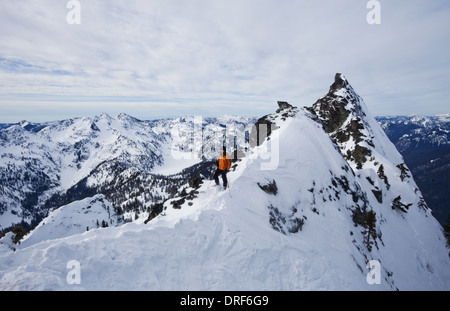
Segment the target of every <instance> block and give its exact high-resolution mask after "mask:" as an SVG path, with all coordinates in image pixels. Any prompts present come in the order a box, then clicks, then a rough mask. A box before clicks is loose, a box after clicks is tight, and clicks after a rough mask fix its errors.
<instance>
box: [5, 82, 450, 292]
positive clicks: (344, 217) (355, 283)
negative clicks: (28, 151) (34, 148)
mask: <svg viewBox="0 0 450 311" xmlns="http://www.w3.org/2000/svg"><path fill="white" fill-rule="evenodd" d="M343 82H345V83H343ZM330 89H331V90H332V92H330V93H329V94H328V95H329V96H328V97H327V98H324V99H322V100H320V105H319V104H318V105H314V106H313V107H312V108H295V107H292V106H291V107H289V108H284V109H280V111H279V112H277V113H274V114H272V115H269V116H265V117H263V118H261V119H260V120H258V123H260V124H272V125H273V127H271V129H272V131H271V133H270V136H269V138H267V139H263V140H260V141H259V144H258V145H257V146H254V147H252V148H249V149H248V150H246V153H245V157H243V158H241V159H240V160H239V161H236V162H235V163H234V164H233V167H232V170H231V171H230V173H229V174H228V177H229V181H230V188H229V189H227V190H226V191H224V190H221V189H220V188H217V187H215V186H214V182H213V181H211V180H209V179H204V180H203V182H202V183H201V184H195V185H194V184H192V185H191V184H190V185H185V184H183V185H180V187H179V188H178V193H177V195H175V196H174V197H172V198H170V199H168V200H166V201H164V202H162V203H161V204H160V205H159V208H160V213H158V214H157V215H156V217H151V219H150V218H149V221H147V222H146V223H138V222H134V223H127V224H124V225H120V226H117V227H108V228H102V229H98V230H89V231H87V232H84V233H81V234H74V235H71V236H67V237H59V238H55V239H53V240H42V241H39V242H36V243H35V244H33V245H28V246H27V245H25V244H24V245H19V246H17V250H16V251H15V252H12V251H5V252H4V253H3V254H2V255H0V288H1V289H21V290H24V289H25V290H26V289H65V290H71V289H73V290H111V289H113V290H114V289H117V290H133V289H136V290H397V289H399V290H448V289H450V261H449V259H448V249H447V248H446V247H445V242H446V241H445V238H444V236H443V234H442V231H441V227H440V225H439V224H438V223H437V221H436V220H435V219H434V218H433V216H432V214H431V212H430V210H429V209H428V208H427V206H426V203H425V202H424V201H423V200H422V198H421V194H420V191H419V190H418V189H417V186H416V185H415V182H414V179H413V177H412V176H411V174H410V172H409V170H408V168H407V167H406V166H405V165H404V163H403V161H402V157H401V156H400V155H399V154H398V152H396V151H395V148H393V146H392V143H391V142H390V141H389V140H387V138H386V136H385V135H383V134H384V133H382V131H381V130H380V127H379V125H378V124H377V123H376V122H375V120H374V119H373V118H372V117H371V116H370V114H369V113H368V111H367V107H365V106H364V105H362V101H361V99H360V98H359V97H358V96H357V95H356V92H354V90H353V91H350V90H352V89H351V86H350V84H349V83H348V81H347V80H346V79H345V80H344V79H343V77H342V75H337V76H336V79H335V83H334V86H332V88H330ZM329 121H331V122H329ZM330 129H332V130H330ZM272 161H273V162H274V163H276V165H274V166H267V165H264V164H267V162H272ZM101 173H102V171H101V170H100V171H98V172H96V173H95V174H101ZM95 174H94V175H95ZM94 175H93V176H94ZM121 176H123V178H122V179H120V182H119V184H120V185H122V184H123V182H122V181H126V180H130V179H132V180H137V179H138V178H144V177H145V176H143V175H139V174H135V173H134V171H130V170H128V169H125V170H123V171H122V175H121ZM95 180H98V178H96V179H95ZM77 204H81V205H80V209H83V208H85V207H83V206H82V205H83V204H88V201H84V203H83V202H78V203H77ZM105 205H107V203H105ZM67 208H68V206H65V207H64V209H67ZM85 210H86V209H85ZM369 216H370V217H371V216H373V217H372V218H370V217H369ZM370 219H372V220H374V221H369V220H370ZM46 224H48V221H47V222H46ZM32 236H33V233H32V234H31V236H30V239H31V237H32ZM4 238H7V237H4ZM25 241H26V240H25ZM4 249H5V248H4V247H3V248H2V250H4ZM371 260H375V261H376V262H378V263H379V264H380V271H378V272H379V275H378V276H379V281H380V282H379V284H373V285H371V284H370V282H368V281H367V275H368V273H369V272H370V269H368V268H367V263H368V262H369V261H371ZM72 261H76V262H78V263H79V264H80V271H79V273H80V282H79V284H72V283H71V282H68V280H67V278H66V275H67V273H68V272H69V270H68V268H67V263H69V262H72Z"/></svg>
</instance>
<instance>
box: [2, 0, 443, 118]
mask: <svg viewBox="0 0 450 311" xmlns="http://www.w3.org/2000/svg"><path fill="white" fill-rule="evenodd" d="M68 2H69V1H66V0H35V1H29V0H21V1H17V0H0V8H1V9H0V111H1V114H0V122H17V121H20V120H25V119H26V120H29V121H34V122H41V121H51V120H60V119H66V118H69V117H75V116H95V115H98V114H101V113H102V112H106V113H108V114H110V115H111V116H116V115H118V114H119V113H121V112H124V113H127V114H129V115H132V116H134V117H137V118H140V119H155V118H160V117H174V116H187V115H196V116H205V117H206V116H220V115H224V114H235V115H245V116H262V115H264V114H267V113H272V112H274V111H275V110H276V108H277V107H276V102H277V101H278V100H284V101H288V102H290V103H291V104H293V105H295V106H310V105H312V104H313V103H314V102H315V101H316V100H317V99H318V98H320V97H322V96H323V95H325V94H326V93H327V91H328V89H329V86H330V85H331V84H332V83H333V79H334V75H335V73H336V72H340V73H343V74H344V75H345V77H346V78H347V79H348V80H349V82H350V83H351V84H352V86H353V88H354V89H355V91H356V92H357V93H358V94H359V95H361V97H362V98H363V99H364V101H365V102H366V104H367V106H368V107H369V109H370V110H371V112H372V114H373V115H398V114H402V115H405V114H419V115H435V114H442V113H450V109H449V107H450V85H449V84H450V61H449V60H450V1H448V0H380V1H379V3H380V4H381V11H380V12H381V24H375V25H370V24H369V23H368V22H367V14H368V13H369V12H370V11H371V9H368V8H367V3H368V2H369V1H368V0H367V1H366V0H339V1H338V0H143V1H138V0H135V1H130V0H127V1H124V0H122V1H119V0H108V1H106V0H102V1H100V0H98V1H96V0H79V3H80V4H81V9H80V18H81V19H80V22H81V23H80V24H69V23H68V22H67V15H68V13H70V12H71V9H68V8H67V7H66V5H67V3H68Z"/></svg>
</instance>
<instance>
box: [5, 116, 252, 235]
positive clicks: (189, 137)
mask: <svg viewBox="0 0 450 311" xmlns="http://www.w3.org/2000/svg"><path fill="white" fill-rule="evenodd" d="M253 123H254V119H253V118H245V117H233V116H224V117H222V118H208V119H203V118H201V117H184V118H177V119H168V120H156V121H141V120H138V119H136V118H133V117H131V116H128V115H126V114H120V115H119V116H117V117H116V118H112V117H110V116H109V115H107V114H102V115H101V116H96V117H94V118H75V119H70V120H64V121H58V122H49V123H43V124H36V123H29V122H26V121H23V122H20V123H18V124H9V125H3V126H2V127H3V129H1V130H0V176H1V179H0V231H2V230H4V229H7V228H10V227H11V226H14V225H16V224H21V225H22V226H24V227H26V228H32V227H34V226H35V225H36V224H37V223H39V222H40V221H41V220H42V219H43V217H45V216H46V215H47V214H48V212H49V211H50V210H51V209H53V208H57V207H59V206H62V205H65V204H68V203H71V202H73V201H75V200H81V199H85V198H86V197H89V196H92V195H94V194H100V193H103V194H105V195H106V197H107V198H108V199H109V200H112V201H113V205H114V208H115V209H116V210H117V212H118V213H121V212H129V214H130V215H129V218H130V219H131V220H134V218H136V217H139V215H131V214H139V213H140V212H145V211H147V210H148V209H149V208H150V206H151V204H153V203H155V202H159V201H161V200H162V199H164V198H167V197H169V196H170V195H171V194H172V193H173V192H174V190H173V189H172V188H173V187H177V186H179V185H178V184H177V183H176V182H175V181H174V179H175V180H177V182H178V183H179V182H181V181H180V178H181V177H180V176H177V177H167V175H173V174H178V173H180V172H181V170H182V169H184V168H186V167H188V166H191V165H194V164H198V163H199V162H201V161H202V160H212V159H213V158H214V157H216V156H217V153H218V152H219V149H220V148H221V146H222V144H224V143H225V144H227V146H230V149H232V148H233V147H234V146H236V148H244V145H245V131H249V130H250V127H251V126H252V125H253ZM234 137H236V140H235V139H234ZM224 139H225V141H224ZM161 175H164V177H162V176H161ZM168 179H170V180H171V182H170V185H169V183H168V182H167V180H168ZM181 179H182V178H181ZM183 182H186V180H183ZM150 188H151V189H150Z"/></svg>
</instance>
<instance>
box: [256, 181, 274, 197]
mask: <svg viewBox="0 0 450 311" xmlns="http://www.w3.org/2000/svg"><path fill="white" fill-rule="evenodd" d="M258 186H259V188H261V190H262V191H264V192H265V193H268V194H273V195H277V193H278V187H277V183H276V182H275V180H273V181H272V182H270V183H268V184H267V185H261V184H260V183H258Z"/></svg>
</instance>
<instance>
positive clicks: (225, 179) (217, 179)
mask: <svg viewBox="0 0 450 311" xmlns="http://www.w3.org/2000/svg"><path fill="white" fill-rule="evenodd" d="M220 175H222V181H223V187H224V188H226V187H227V184H228V180H227V171H222V170H219V169H217V171H216V173H215V174H214V180H215V181H216V185H219V176H220Z"/></svg>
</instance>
